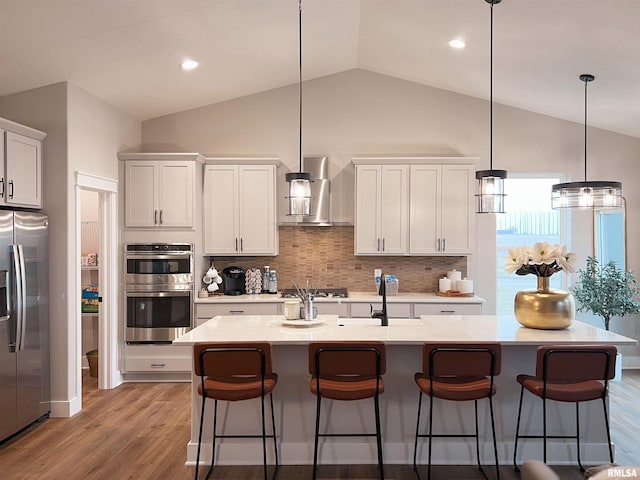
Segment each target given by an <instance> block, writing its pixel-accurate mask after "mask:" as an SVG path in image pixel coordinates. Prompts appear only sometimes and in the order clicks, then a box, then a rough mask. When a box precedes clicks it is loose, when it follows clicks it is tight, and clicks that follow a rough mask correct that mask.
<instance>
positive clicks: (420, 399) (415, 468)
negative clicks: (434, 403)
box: [413, 390, 422, 479]
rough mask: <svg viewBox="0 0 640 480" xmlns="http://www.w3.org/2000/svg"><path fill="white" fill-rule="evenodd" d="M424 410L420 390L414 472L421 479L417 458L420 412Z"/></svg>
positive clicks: (414, 445)
mask: <svg viewBox="0 0 640 480" xmlns="http://www.w3.org/2000/svg"><path fill="white" fill-rule="evenodd" d="M421 409H422V390H420V395H419V397H418V419H417V420H416V440H415V443H414V444H413V471H414V472H416V476H417V477H418V479H420V474H419V473H418V465H417V464H416V458H417V455H418V435H419V433H420V410H421Z"/></svg>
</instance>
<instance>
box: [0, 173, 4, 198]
mask: <svg viewBox="0 0 640 480" xmlns="http://www.w3.org/2000/svg"><path fill="white" fill-rule="evenodd" d="M0 185H2V190H0V198H4V177H2V178H1V179H0Z"/></svg>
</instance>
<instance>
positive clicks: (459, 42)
mask: <svg viewBox="0 0 640 480" xmlns="http://www.w3.org/2000/svg"><path fill="white" fill-rule="evenodd" d="M449 46H450V47H451V48H456V49H460V48H464V46H465V43H464V41H463V40H460V39H459V38H454V39H453V40H451V41H450V42H449Z"/></svg>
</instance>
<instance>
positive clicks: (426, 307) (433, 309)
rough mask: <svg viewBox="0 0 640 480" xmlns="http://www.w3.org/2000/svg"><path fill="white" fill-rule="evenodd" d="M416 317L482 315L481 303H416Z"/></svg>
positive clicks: (414, 307)
mask: <svg viewBox="0 0 640 480" xmlns="http://www.w3.org/2000/svg"><path fill="white" fill-rule="evenodd" d="M413 309H414V314H415V316H416V318H419V317H420V315H482V304H481V303H416V304H415V305H414V306H413Z"/></svg>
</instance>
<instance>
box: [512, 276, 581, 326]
mask: <svg viewBox="0 0 640 480" xmlns="http://www.w3.org/2000/svg"><path fill="white" fill-rule="evenodd" d="M537 278H538V288H537V289H536V290H523V291H521V292H518V293H516V297H515V300H514V303H513V313H514V314H515V317H516V320H518V322H519V323H520V324H521V325H523V326H525V327H528V328H538V329H543V330H560V329H563V328H567V327H568V326H569V325H571V323H572V322H573V320H574V318H575V317H576V306H575V301H574V299H573V295H571V294H570V293H569V292H565V291H563V290H550V289H549V277H537Z"/></svg>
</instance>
